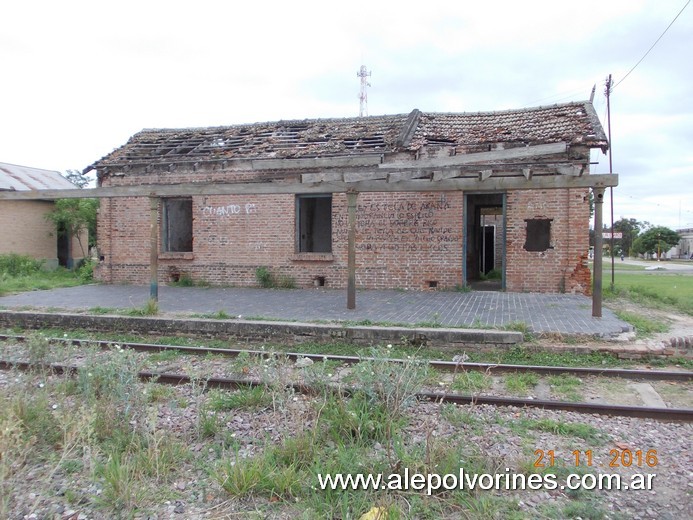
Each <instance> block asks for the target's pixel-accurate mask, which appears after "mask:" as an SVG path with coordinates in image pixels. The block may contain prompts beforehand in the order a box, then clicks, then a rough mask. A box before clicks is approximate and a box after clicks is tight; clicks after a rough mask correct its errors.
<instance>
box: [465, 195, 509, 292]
mask: <svg viewBox="0 0 693 520" xmlns="http://www.w3.org/2000/svg"><path fill="white" fill-rule="evenodd" d="M505 236H506V233H505V194H504V193H474V194H468V195H465V197H464V242H463V244H464V245H463V247H464V252H463V256H462V258H463V262H464V266H463V269H462V271H463V275H464V280H463V282H464V284H465V285H468V286H469V287H471V288H472V289H474V290H480V291H502V290H505Z"/></svg>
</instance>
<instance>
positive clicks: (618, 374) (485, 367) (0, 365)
mask: <svg viewBox="0 0 693 520" xmlns="http://www.w3.org/2000/svg"><path fill="white" fill-rule="evenodd" d="M24 339H25V337H23V336H11V335H3V336H0V340H6V341H17V342H21V341H23V340H24ZM49 341H52V342H55V343H59V342H60V343H65V344H69V345H73V346H78V347H82V346H87V345H92V346H97V347H98V348H101V349H104V350H106V349H110V348H113V347H114V345H115V342H112V341H95V340H81V339H68V338H51V339H50V340H49ZM117 344H118V346H119V347H120V348H121V349H132V350H134V351H137V352H144V353H149V354H152V353H161V352H178V353H184V354H195V355H208V354H214V355H218V356H224V357H237V356H239V355H240V354H241V353H247V355H249V356H257V357H258V358H261V359H270V358H272V357H277V356H282V357H283V358H285V359H287V360H290V361H297V360H299V359H310V360H311V361H313V362H321V361H335V362H338V363H340V364H343V365H354V364H356V363H359V362H361V361H368V360H372V359H373V358H364V357H353V356H335V355H319V354H303V353H272V352H266V351H258V350H238V349H220V348H207V347H189V346H180V345H158V344H148V343H132V342H118V343H117ZM379 361H388V362H391V363H405V362H407V360H402V359H395V358H393V359H386V360H382V359H380V360H379ZM428 363H429V365H430V367H432V368H435V369H437V370H440V371H441V372H454V373H459V372H467V371H481V372H484V373H486V374H493V373H499V374H503V373H505V374H507V373H524V372H531V373H536V374H539V375H542V376H547V375H548V376H556V375H558V376H560V375H565V374H568V375H574V376H578V377H587V376H593V377H607V378H621V379H627V380H629V381H641V380H646V381H669V382H691V381H692V380H693V372H688V371H665V370H627V369H607V368H582V367H547V366H525V365H498V364H488V363H468V362H459V363H458V362H452V361H429V362H428ZM32 366H34V365H32V363H29V362H27V361H16V360H12V361H10V360H4V361H0V369H5V370H7V369H11V368H15V369H20V370H27V369H31V368H32ZM50 369H51V370H52V371H53V372H54V373H56V374H72V373H75V372H77V371H78V370H79V367H78V366H75V365H67V364H51V365H50ZM168 370H169V369H167V368H166V367H165V368H164V369H163V370H160V371H141V372H139V374H138V376H139V378H140V379H141V380H143V381H154V382H157V383H161V384H173V385H181V384H190V383H191V382H192V379H193V378H192V377H191V376H190V375H187V374H185V373H179V372H171V371H168ZM262 384H264V383H262V382H261V381H258V380H252V379H248V378H228V377H207V378H205V385H206V387H207V388H222V389H236V388H241V387H248V386H259V385H262ZM288 386H291V387H293V390H294V391H296V392H299V393H304V394H310V393H315V392H316V390H315V389H314V388H312V387H310V386H309V385H306V384H303V383H290V384H289V385H288ZM340 391H342V392H344V393H346V394H349V393H350V392H351V391H353V390H350V389H349V388H346V389H345V388H340ZM417 397H418V398H419V399H421V400H429V401H436V402H441V403H456V404H479V405H481V404H486V405H493V406H513V407H518V408H523V407H531V408H543V409H552V410H564V411H572V412H578V413H585V414H600V415H608V416H623V417H638V418H648V419H656V420H665V421H685V422H691V421H693V409H691V408H665V407H652V406H627V405H619V404H602V403H588V402H572V401H560V400H550V399H537V398H519V397H501V396H492V395H466V394H459V393H455V392H451V391H443V392H432V391H428V392H419V393H418V394H417Z"/></svg>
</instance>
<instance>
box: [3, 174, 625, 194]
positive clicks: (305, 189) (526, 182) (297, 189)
mask: <svg viewBox="0 0 693 520" xmlns="http://www.w3.org/2000/svg"><path fill="white" fill-rule="evenodd" d="M612 186H618V175H616V174H603V175H583V176H581V177H574V176H570V175H533V176H532V178H531V179H527V178H525V177H524V176H514V177H496V176H494V177H491V178H487V179H485V180H483V181H482V180H480V179H479V178H478V177H477V178H470V177H464V178H457V179H444V180H439V181H430V180H427V179H422V180H419V179H412V180H408V181H401V182H387V181H386V179H382V180H364V181H358V182H344V181H327V180H326V181H322V182H315V183H303V182H245V183H233V184H231V183H226V184H216V183H201V182H200V183H189V184H158V185H142V186H113V187H108V188H91V189H82V190H79V189H75V190H30V191H0V200H55V199H74V198H80V199H84V198H109V197H184V196H197V195H263V194H268V195H269V194H292V193H293V194H300V193H346V192H347V191H351V190H353V191H358V192H407V191H422V192H426V191H475V190H485V191H486V190H491V191H508V190H532V189H542V190H546V189H561V188H592V187H612Z"/></svg>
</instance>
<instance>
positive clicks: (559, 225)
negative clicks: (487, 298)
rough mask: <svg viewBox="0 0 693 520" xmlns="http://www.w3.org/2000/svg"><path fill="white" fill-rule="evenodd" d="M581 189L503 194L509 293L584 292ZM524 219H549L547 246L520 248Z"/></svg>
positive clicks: (585, 217) (585, 226) (585, 228)
mask: <svg viewBox="0 0 693 520" xmlns="http://www.w3.org/2000/svg"><path fill="white" fill-rule="evenodd" d="M587 195H588V192H587V190H586V189H571V190H536V191H511V192H508V196H507V208H506V214H507V242H506V266H507V267H506V288H507V290H508V291H513V292H549V293H551V292H576V293H584V294H589V293H590V272H589V269H588V268H587V251H588V249H589V202H588V200H587ZM525 219H553V220H552V222H551V246H552V248H550V249H547V250H546V251H542V252H536V251H526V250H525V249H524V245H525V239H526V229H527V224H526V222H525Z"/></svg>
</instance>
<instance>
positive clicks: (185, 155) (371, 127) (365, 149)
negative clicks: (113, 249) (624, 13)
mask: <svg viewBox="0 0 693 520" xmlns="http://www.w3.org/2000/svg"><path fill="white" fill-rule="evenodd" d="M558 142H564V143H567V144H569V145H580V146H585V147H588V148H601V149H603V150H606V148H607V147H608V142H607V138H606V135H605V134H604V130H603V128H602V126H601V124H600V123H599V119H598V117H597V116H596V113H595V111H594V108H593V107H592V104H591V103H590V102H588V101H584V102H573V103H566V104H559V105H552V106H546V107H535V108H524V109H518V110H506V111H496V112H477V113H427V112H420V111H419V110H416V109H415V110H413V111H412V112H411V113H410V114H408V115H405V114H399V115H385V116H370V117H354V118H343V119H305V120H296V121H277V122H267V123H254V124H243V125H234V126H225V127H210V128H188V129H146V130H142V131H141V132H139V133H137V134H135V135H134V136H133V137H132V138H130V140H129V141H128V142H127V143H126V144H125V145H123V146H122V147H120V148H118V149H116V150H114V151H113V152H112V153H111V154H109V155H107V156H105V157H103V158H102V159H100V160H99V161H97V162H95V163H94V164H93V165H91V166H90V167H89V168H87V170H90V169H94V168H96V169H102V168H107V167H109V168H110V167H127V166H135V165H143V164H153V163H169V164H170V163H181V162H200V161H213V160H233V159H300V158H316V157H340V156H346V157H348V156H356V155H386V154H393V153H402V152H404V153H406V152H410V153H420V152H422V151H424V150H427V149H428V150H434V149H440V148H448V149H449V150H450V152H449V153H450V154H451V155H455V154H457V153H468V152H473V151H481V150H491V149H495V148H513V147H518V146H529V145H536V144H548V143H558Z"/></svg>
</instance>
